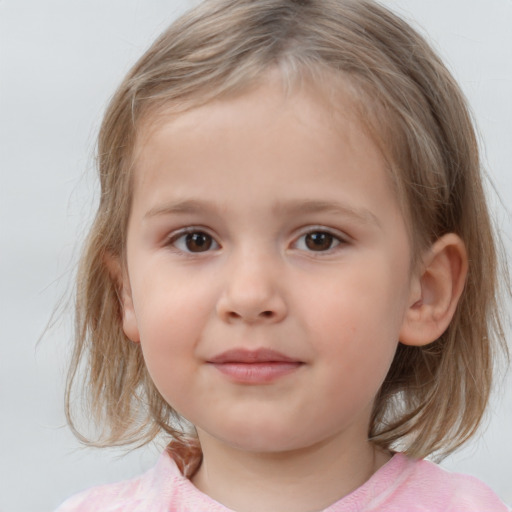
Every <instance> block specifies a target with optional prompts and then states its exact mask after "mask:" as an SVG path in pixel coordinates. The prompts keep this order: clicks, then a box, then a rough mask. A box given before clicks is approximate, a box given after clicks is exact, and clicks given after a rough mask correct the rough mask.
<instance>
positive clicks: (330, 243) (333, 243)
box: [296, 230, 343, 252]
mask: <svg viewBox="0 0 512 512" xmlns="http://www.w3.org/2000/svg"><path fill="white" fill-rule="evenodd" d="M342 242H343V240H342V239H341V238H340V237H338V236H336V235H334V234H333V233H330V232H329V231H321V230H316V231H310V232H309V233H305V234H304V235H302V236H301V237H300V238H299V239H298V240H297V242H296V248H297V249H300V250H302V251H315V252H326V251H329V250H331V249H334V248H335V247H337V246H338V245H339V244H341V243H342Z"/></svg>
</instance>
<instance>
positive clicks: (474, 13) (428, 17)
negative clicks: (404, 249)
mask: <svg viewBox="0 0 512 512" xmlns="http://www.w3.org/2000/svg"><path fill="white" fill-rule="evenodd" d="M385 3H386V4H388V5H389V6H391V7H392V8H393V9H395V10H397V11H398V12H399V13H401V14H402V15H404V16H406V17H407V18H409V19H411V20H414V21H413V23H418V24H419V25H420V26H421V27H423V28H424V29H425V30H426V32H427V33H428V35H429V37H430V39H431V40H432V41H433V43H434V45H435V46H436V47H437V48H438V49H439V51H440V52H441V54H442V55H443V56H444V58H445V59H446V61H447V63H448V65H449V67H450V68H451V70H452V71H453V73H454V74H455V76H456V78H457V79H458V80H459V82H460V83H461V85H462V87H463V89H464V91H465V93H466V94H467V96H468V97H469V99H470V102H471V104H472V106H473V109H474V113H475V117H476V119H477V122H478V124H479V127H480V131H481V134H482V138H483V139H484V141H485V150H484V158H485V161H486V162H487V167H488V168H489V172H490V174H491V176H492V179H493V181H494V182H495V184H496V187H497V189H498V190H499V192H500V194H501V196H502V200H503V203H504V204H505V205H509V207H510V205H512V172H511V171H512V170H511V165H512V30H511V27H512V0H485V1H484V0H430V1H428V2H426V1H424V0H387V1H386V2H385ZM190 4H191V2H187V1H185V0H181V1H178V0H174V1H173V0H166V1H164V0H145V1H144V2H143V1H141V0H73V1H71V0H60V1H59V0H46V1H42V0H0V52H1V53H0V173H1V180H0V243H1V245H0V328H1V330H0V332H1V341H0V414H1V416H0V443H1V446H0V448H1V450H0V511H1V512H25V511H30V512H39V511H49V510H52V509H53V508H55V507H56V506H57V504H58V503H60V502H61V501H62V500H63V499H64V498H65V497H66V496H68V495H70V494H71V493H73V492H76V491H78V490H79V489H83V488H85V487H88V486H90V485H93V484H98V483H102V482H108V481H113V480H119V479H123V478H127V477H129V476H132V475H135V474H137V473H139V472H140V471H142V470H143V469H145V468H148V467H150V466H151V465H152V464H153V462H154V460H155V458H156V457H157V455H158V452H159V448H158V447H151V448H146V449H142V450H139V451H136V452H132V453H131V454H129V455H127V456H126V457H121V455H122V453H123V452H122V451H120V450H94V449H83V448H81V447H80V445H79V443H78V442H77V441H76V440H75V439H74V438H73V436H72V435H71V433H70V432H69V429H67V427H66V426H65V418H64V413H63V406H62V395H63V382H64V374H65V366H66V358H67V356H68V353H69V341H70V335H71V324H72V319H71V313H70V312H69V311H68V312H67V313H65V314H64V316H63V320H60V321H59V322H58V323H56V324H55V325H53V326H52V327H51V328H50V329H49V330H48V331H47V333H46V334H45V336H44V337H43V338H42V340H41V342H40V343H39V344H37V341H38V339H39V337H40V336H41V334H42V332H43V330H44V328H45V325H46V324H47V322H48V320H49V318H50V316H51V314H52V311H54V309H55V307H56V304H57V303H58V302H59V300H60V299H61V298H62V297H63V296H64V297H66V296H69V293H70V289H71V288H72V284H71V280H72V275H73V271H74V264H75V261H76V254H77V252H78V246H79V243H78V242H79V240H80V239H81V238H82V237H83V234H84V232H85V230H86V227H87V224H88V222H89V219H90V216H91V212H92V211H93V206H94V204H95V199H96V197H97V190H96V184H95V179H94V172H93V170H92V169H93V165H92V163H93V158H92V155H93V147H94V139H95V136H96V132H97V128H98V125H99V122H100V119H101V114H102V111H103V109H104V107H105V104H106V101H107V100H108V98H109V96H110V94H111V93H112V92H113V90H114V88H115V86H116V84H117V83H118V82H119V81H120V79H121V78H122V76H123V75H124V73H125V72H126V71H127V70H128V68H129V66H130V65H131V64H132V63H133V62H134V61H135V59H136V58H137V57H138V56H139V55H140V54H141V53H142V52H143V50H144V49H145V48H147V46H148V45H149V43H150V42H151V40H152V39H153V38H154V37H155V36H156V35H157V34H158V33H159V32H160V31H161V30H162V29H163V28H164V27H165V26H166V25H167V24H168V23H169V22H170V21H171V20H172V19H173V18H174V17H175V16H177V15H178V14H179V13H180V12H182V11H183V10H184V9H185V8H187V7H188V6H190ZM495 210H496V217H497V219H498V224H499V226H500V229H501V230H502V231H503V233H504V235H505V237H506V238H507V241H506V243H507V250H508V251H509V259H510V255H511V254H512V252H511V251H510V245H511V244H510V239H511V238H512V229H511V223H510V218H509V217H508V216H507V214H506V213H505V209H504V208H503V206H499V205H497V206H496V207H495ZM508 307H509V308H510V304H509V305H508ZM509 329H510V328H509ZM509 332H510V330H509ZM487 424H488V428H487V430H486V432H485V434H484V435H482V436H481V437H480V438H478V439H475V440H474V441H472V442H471V443H470V444H469V445H467V446H466V447H465V448H464V450H462V451H460V452H459V453H458V454H456V455H455V456H452V457H451V458H449V459H447V460H446V461H445V463H444V465H445V466H446V467H447V468H449V469H451V470H457V471H463V472H467V473H472V474H474V475H476V476H478V477H479V478H481V479H482V480H484V481H486V482H487V483H488V484H489V485H490V486H491V487H493V488H494V489H495V491H496V492H498V493H499V494H500V495H501V496H502V498H503V499H504V500H506V501H507V502H509V503H512V470H511V464H510V461H511V460H512V442H511V440H510V435H511V432H512V386H511V383H510V379H509V380H508V381H507V380H504V381H503V382H502V385H501V387H500V389H499V390H498V393H496V396H495V398H494V401H493V403H492V405H491V408H490V419H489V421H488V423H487Z"/></svg>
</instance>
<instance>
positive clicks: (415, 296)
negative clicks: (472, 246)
mask: <svg viewBox="0 0 512 512" xmlns="http://www.w3.org/2000/svg"><path fill="white" fill-rule="evenodd" d="M467 272H468V257H467V253H466V248H465V245H464V242H463V241H462V239H461V238H460V237H459V236H457V235H455V234H454V233H449V234H447V235H444V236H442V237H441V238H439V239H438V240H437V241H436V242H435V243H434V244H433V245H432V247H431V248H430V250H429V251H428V252H427V253H426V254H425V255H424V257H423V260H422V265H421V268H420V270H418V274H417V276H415V277H414V283H413V286H412V288H413V293H411V298H410V304H409V306H408V309H407V311H406V314H405V318H404V322H403V324H402V329H401V332H400V342H401V343H403V344H404V345H414V346H422V345H427V344H429V343H432V342H433V341H435V340H436V339H438V338H439V337H440V336H441V335H442V334H443V333H444V331H445V330H446V329H447V328H448V326H449V324H450V322H451V320H452V318H453V315H454V314H455V310H456V308H457V304H458V302H459V299H460V296H461V295H462V291H463V290H464V284H465V281H466V275H467Z"/></svg>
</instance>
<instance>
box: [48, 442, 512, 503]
mask: <svg viewBox="0 0 512 512" xmlns="http://www.w3.org/2000/svg"><path fill="white" fill-rule="evenodd" d="M206 511H211V512H230V509H228V508H226V507H224V506H223V505H221V504H220V503H218V502H216V501H214V500H213V499H211V498H210V497H209V496H207V495H205V494H203V493H202V492H201V491H199V490H198V489H197V488H196V487H194V485H193V484H192V482H190V480H188V479H186V478H185V477H183V475H182V474H181V473H180V471H179V469H178V467H177V466H176V464H175V463H174V461H173V460H172V458H171V457H170V456H169V454H168V453H167V452H164V453H163V454H162V455H161V457H160V459H159V460H158V463H157V465H156V466H155V467H154V468H153V469H151V470H149V471H148V472H147V473H145V474H143V475H141V476H139V477H137V478H134V479H132V480H127V481H125V482H120V483H116V484H109V485H104V486H100V487H95V488H93V489H90V490H88V491H85V492H82V493H80V494H77V495H76V496H73V497H72V498H70V499H69V500H67V501H66V502H65V503H64V504H63V505H61V506H60V508H58V509H57V511H56V512H206ZM362 511H368V512H369V511H375V512H377V511H381V512H420V511H423V512H427V511H428V512H441V511H443V512H511V509H509V508H508V507H506V506H505V505H504V504H503V502H501V501H500V499H499V498H498V497H497V496H496V494H494V493H493V492H492V491H491V490H490V489H489V488H488V487H487V486H486V485H485V484H483V483H482V482H480V481H479V480H478V479H476V478H474V477H471V476H467V475H460V474H456V473H449V472H448V471H445V470H444V469H442V468H440V467H439V466H437V465H435V464H433V463H431V462H428V461H425V460H414V459H409V458H408V457H406V456H405V455H403V454H400V453H399V454H396V455H394V456H393V458H392V459H391V460H390V461H389V462H388V463H387V464H385V465H384V466H383V467H382V468H380V469H379V470H378V471H377V472H376V473H375V474H374V475H373V476H372V477H371V478H370V479H369V480H368V481H367V482H366V483H364V484H363V485H362V486H361V487H359V488H358V489H356V490H355V491H354V492H352V493H351V494H349V495H348V496H345V497H344V498H342V499H341V500H339V501H337V502H336V503H334V504H332V505H331V506H329V507H328V508H326V509H325V510H324V512H362ZM231 512H232V511H231Z"/></svg>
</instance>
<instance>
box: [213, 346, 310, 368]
mask: <svg viewBox="0 0 512 512" xmlns="http://www.w3.org/2000/svg"><path fill="white" fill-rule="evenodd" d="M208 362H209V363H214V364H224V363H244V364H250V363H270V362H290V363H291V362H294V363H297V362H300V361H298V360H297V359H294V358H292V357H288V356H286V355H284V354H281V352H277V351H276V350H272V349H270V348H259V349H256V350H248V349H244V348H235V349H231V350H226V351H225V352H222V353H221V354H218V355H216V356H215V357H212V358H210V359H208Z"/></svg>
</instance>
